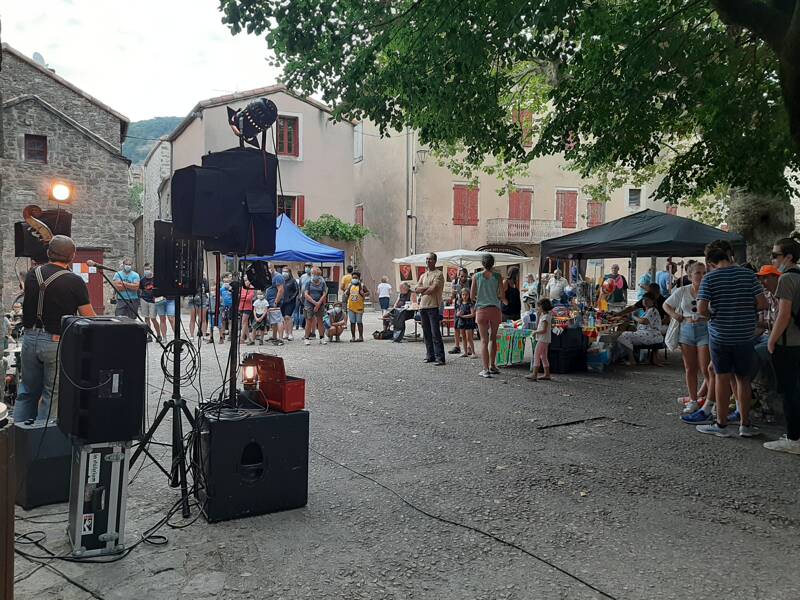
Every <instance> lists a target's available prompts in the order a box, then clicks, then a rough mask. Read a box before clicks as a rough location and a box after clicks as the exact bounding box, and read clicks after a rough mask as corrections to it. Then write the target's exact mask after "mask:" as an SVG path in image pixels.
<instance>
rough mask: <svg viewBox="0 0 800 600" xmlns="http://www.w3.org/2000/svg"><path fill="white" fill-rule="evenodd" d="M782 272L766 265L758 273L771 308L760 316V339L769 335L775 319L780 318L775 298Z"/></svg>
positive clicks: (757, 275) (763, 311)
mask: <svg viewBox="0 0 800 600" xmlns="http://www.w3.org/2000/svg"><path fill="white" fill-rule="evenodd" d="M780 276H781V272H780V271H778V269H777V268H776V267H774V266H773V265H764V266H763V267H761V269H760V270H759V271H758V273H756V277H758V280H759V281H760V282H761V285H763V286H764V295H765V296H766V297H767V302H768V303H769V308H767V309H766V310H762V311H761V312H760V313H759V315H758V330H757V332H756V333H757V335H756V337H758V336H759V335H761V334H769V332H770V330H771V329H772V325H773V324H774V323H775V318H776V317H777V316H778V300H777V298H775V290H777V289H778V279H779V278H780Z"/></svg>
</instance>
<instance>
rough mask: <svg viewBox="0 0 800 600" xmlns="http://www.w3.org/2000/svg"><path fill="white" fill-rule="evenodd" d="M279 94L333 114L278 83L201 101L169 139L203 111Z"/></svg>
mask: <svg viewBox="0 0 800 600" xmlns="http://www.w3.org/2000/svg"><path fill="white" fill-rule="evenodd" d="M278 92H282V93H284V94H286V95H288V96H292V97H293V98H297V99H298V100H300V101H302V102H305V103H306V104H310V105H311V106H313V107H314V108H317V109H319V110H321V111H323V112H326V113H328V114H331V115H332V114H333V111H332V110H331V108H330V107H329V106H327V105H325V104H323V103H322V102H320V101H319V100H314V99H313V98H307V97H304V96H301V95H300V94H297V93H296V92H293V91H292V90H290V89H289V88H287V87H286V86H285V85H283V84H282V83H278V84H275V85H269V86H266V87H260V88H256V89H254V90H245V91H243V92H236V93H233V94H226V95H224V96H216V97H215V98H208V99H206V100H201V101H200V102H198V103H197V104H195V105H194V108H192V110H191V111H189V114H188V115H186V118H184V119H183V121H181V122H180V123H178V126H177V127H176V128H175V129H174V130H173V131H172V133H170V134H169V136H168V138H167V139H169V140H170V141H175V140H176V139H177V138H178V137H179V136H180V135H181V134H182V133H183V131H184V130H185V129H186V128H187V127H188V126H189V125H191V123H192V121H194V120H195V119H196V118H197V116H198V113H200V112H201V111H202V110H203V109H206V108H212V107H214V106H222V105H225V104H229V103H231V102H238V101H239V100H247V99H249V98H260V97H261V96H269V95H271V94H277V93H278Z"/></svg>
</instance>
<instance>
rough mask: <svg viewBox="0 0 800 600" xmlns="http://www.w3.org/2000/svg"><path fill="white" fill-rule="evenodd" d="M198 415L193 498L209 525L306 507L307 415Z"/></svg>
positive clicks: (254, 412)
mask: <svg viewBox="0 0 800 600" xmlns="http://www.w3.org/2000/svg"><path fill="white" fill-rule="evenodd" d="M210 412H211V414H208V415H206V414H204V413H198V416H197V427H196V430H195V439H194V455H193V463H194V469H195V473H197V474H198V475H197V476H196V479H195V490H196V491H195V496H196V497H197V499H198V501H199V502H200V505H201V507H202V510H203V514H204V515H205V517H206V519H207V520H208V522H209V523H214V522H217V521H227V520H230V519H238V518H241V517H248V516H251V515H261V514H265V513H271V512H277V511H280V510H287V509H291V508H300V507H302V506H305V505H306V504H307V503H308V422H309V420H308V412H307V411H298V412H293V413H281V412H262V411H253V412H252V414H250V415H248V417H247V418H242V416H241V414H239V413H240V411H237V412H236V413H235V414H234V413H231V415H230V417H229V418H225V412H224V411H223V412H221V413H220V414H219V415H218V414H217V413H213V411H210Z"/></svg>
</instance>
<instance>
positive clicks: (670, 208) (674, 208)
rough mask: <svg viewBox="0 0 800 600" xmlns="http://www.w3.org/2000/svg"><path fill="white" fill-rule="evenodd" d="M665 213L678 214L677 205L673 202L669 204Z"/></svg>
mask: <svg viewBox="0 0 800 600" xmlns="http://www.w3.org/2000/svg"><path fill="white" fill-rule="evenodd" d="M667 214H668V215H675V216H677V215H678V207H677V206H675V205H674V204H670V205H669V206H667Z"/></svg>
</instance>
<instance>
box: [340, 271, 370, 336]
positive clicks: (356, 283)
mask: <svg viewBox="0 0 800 600" xmlns="http://www.w3.org/2000/svg"><path fill="white" fill-rule="evenodd" d="M345 296H346V297H347V318H348V319H349V320H350V341H351V342H363V341H364V303H365V300H366V297H367V296H369V290H368V289H367V286H365V285H364V282H363V281H361V273H359V272H358V271H353V278H352V279H351V280H350V285H349V286H347V291H346V292H345ZM356 328H358V338H356Z"/></svg>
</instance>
